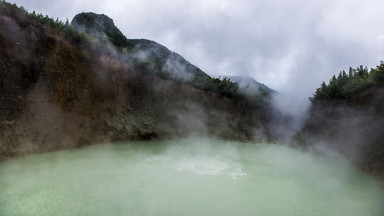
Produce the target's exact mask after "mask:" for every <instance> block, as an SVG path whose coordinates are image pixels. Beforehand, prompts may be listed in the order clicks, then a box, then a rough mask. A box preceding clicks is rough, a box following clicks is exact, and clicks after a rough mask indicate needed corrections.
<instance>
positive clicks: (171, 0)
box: [8, 0, 384, 98]
mask: <svg viewBox="0 0 384 216" xmlns="http://www.w3.org/2000/svg"><path fill="white" fill-rule="evenodd" d="M8 1H10V2H14V3H17V4H18V5H19V6H20V5H22V6H24V7H25V8H26V9H28V10H29V11H33V10H35V11H36V12H39V13H43V14H47V15H49V16H50V17H54V18H56V17H59V18H60V19H63V20H65V19H66V18H68V19H69V21H71V19H72V18H73V17H74V15H75V14H77V13H79V12H88V11H92V12H96V13H104V14H106V15H108V16H109V17H111V18H112V19H113V20H114V22H115V24H116V26H117V27H118V28H119V29H120V30H121V31H122V32H123V33H124V34H125V35H126V36H127V38H146V39H150V40H154V41H157V42H159V43H161V44H163V45H165V46H167V47H168V48H169V49H170V50H172V51H174V52H177V53H179V54H181V55H182V56H184V57H185V58H186V59H187V60H188V61H190V62H191V63H192V64H195V65H196V66H198V67H199V68H201V69H202V70H203V71H205V72H206V73H208V74H209V75H211V76H215V77H218V76H220V75H247V76H251V77H252V78H254V79H256V80H257V81H259V82H262V83H264V84H266V85H267V86H269V87H271V88H273V89H275V90H278V91H282V92H285V93H287V94H291V95H296V96H298V97H301V98H306V97H309V96H311V95H312V94H313V92H314V91H315V89H316V88H317V87H319V85H320V84H321V82H322V81H327V80H329V79H330V78H331V76H332V75H333V74H337V73H338V72H339V71H340V70H343V69H345V70H348V68H349V66H352V67H357V66H359V65H365V66H368V67H369V68H371V67H375V66H376V65H377V64H379V63H380V61H381V60H384V49H383V47H384V19H383V15H382V14H383V11H384V1H382V0H329V1H328V0H321V1H317V0H194V1H191V0H110V1H108V0H93V1H90V0H8Z"/></svg>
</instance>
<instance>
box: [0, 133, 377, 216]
mask: <svg viewBox="0 0 384 216" xmlns="http://www.w3.org/2000/svg"><path fill="white" fill-rule="evenodd" d="M0 215H6V216H8V215H10V216H13V215H20V216H24V215H25V216H35V215H36V216H45V215H46V216H48V215H49V216H52V215H68V216H74V215H79V216H80V215H90V216H98V215H105V216H110V215H111V216H120V215H124V216H125V215H127V216H136V215H143V216H144V215H148V216H149V215H153V216H157V215H160V216H173V215H175V216H183V215H190V216H199V215H207V216H215V215H217V216H225V215H233V216H239V215H242V216H245V215H250V216H251V215H252V216H301V215H302V216H383V215H384V199H383V189H382V188H381V187H380V185H379V183H378V182H376V181H375V180H374V179H372V178H371V177H369V176H367V175H365V174H363V173H362V172H360V171H358V170H356V169H355V168H353V167H352V166H351V165H349V164H348V163H347V162H346V161H344V160H342V159H337V158H330V157H324V156H319V155H313V154H310V153H305V152H301V151H298V150H294V149H291V148H289V147H287V146H284V145H277V144H250V143H238V142H227V141H218V140H209V139H201V140H196V139H186V140H173V141H162V142H158V141H156V142H129V143H120V144H102V145H96V146H91V147H87V148H83V149H76V150H69V151H59V152H54V153H47V154H40V155H34V156H30V157H26V158H22V159H14V160H9V161H6V162H4V163H1V164H0Z"/></svg>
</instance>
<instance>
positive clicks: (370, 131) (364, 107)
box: [294, 63, 384, 179]
mask: <svg viewBox="0 0 384 216" xmlns="http://www.w3.org/2000/svg"><path fill="white" fill-rule="evenodd" d="M349 74H350V75H346V73H345V72H341V73H340V75H339V76H338V78H336V77H335V76H334V77H333V78H332V79H331V80H330V83H329V84H325V83H323V84H322V86H321V87H320V88H319V89H317V91H316V93H315V95H314V97H313V98H311V100H312V102H313V103H312V108H311V115H310V118H309V120H308V122H307V123H306V125H305V126H304V128H303V129H302V130H301V131H300V132H299V133H298V134H296V136H295V138H294V142H297V143H299V145H300V146H301V147H304V148H307V149H313V150H315V151H317V152H322V153H332V154H339V155H342V156H344V157H346V158H347V159H348V160H351V161H352V162H353V163H355V164H356V165H357V166H358V167H360V168H361V169H362V170H365V171H367V172H369V173H371V174H373V175H376V176H379V177H380V178H382V179H384V130H383V128H384V82H383V81H384V80H383V79H382V77H384V76H383V75H384V64H383V63H381V64H380V65H379V66H377V68H375V69H372V70H371V71H368V70H367V69H366V68H363V67H359V68H357V69H350V73H349Z"/></svg>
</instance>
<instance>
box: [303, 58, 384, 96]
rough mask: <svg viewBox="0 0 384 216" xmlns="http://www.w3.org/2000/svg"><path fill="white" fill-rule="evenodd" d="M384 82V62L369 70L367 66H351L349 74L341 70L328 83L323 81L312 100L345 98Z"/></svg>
mask: <svg viewBox="0 0 384 216" xmlns="http://www.w3.org/2000/svg"><path fill="white" fill-rule="evenodd" d="M383 82H384V62H383V61H382V62H381V63H380V65H379V66H377V67H376V68H372V69H371V70H370V71H368V68H367V67H363V66H360V67H357V68H356V69H353V68H349V71H348V74H347V73H346V72H345V71H341V72H340V73H339V75H338V76H337V77H336V76H335V75H334V76H333V77H332V78H331V79H330V80H329V83H328V84H326V83H325V82H323V83H322V84H321V86H320V88H318V89H316V92H315V94H314V95H313V97H311V98H309V99H310V100H311V101H312V102H315V101H329V100H333V99H343V98H348V97H350V96H352V95H353V94H354V93H355V92H357V91H360V90H364V89H367V88H370V87H374V86H377V85H379V84H382V83H383Z"/></svg>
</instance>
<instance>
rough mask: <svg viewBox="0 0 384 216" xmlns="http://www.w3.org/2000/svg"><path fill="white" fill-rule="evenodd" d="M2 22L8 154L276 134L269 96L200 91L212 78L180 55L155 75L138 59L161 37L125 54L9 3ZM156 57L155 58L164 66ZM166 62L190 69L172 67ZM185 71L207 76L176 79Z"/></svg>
mask: <svg viewBox="0 0 384 216" xmlns="http://www.w3.org/2000/svg"><path fill="white" fill-rule="evenodd" d="M0 25H1V26H2V28H0V77H1V79H0V100H1V103H0V136H1V137H0V160H2V159H6V158H9V157H15V156H20V155H26V154H31V153H37V152H46V151H53V150H57V149H63V148H74V147H79V146H83V145H89V144H92V143H98V142H105V141H119V140H137V139H141V140H142V139H154V138H172V137H181V136H190V135H206V136H216V137H222V138H229V139H238V140H261V139H269V138H271V137H272V136H271V131H270V130H269V129H268V127H267V126H266V125H268V123H269V122H270V116H269V115H268V110H269V109H270V107H269V105H268V104H267V103H260V102H252V101H249V100H247V99H246V98H244V97H241V96H234V95H226V94H221V93H220V92H217V91H209V90H206V89H204V88H198V86H199V85H198V84H196V83H199V82H202V80H204V79H207V78H210V77H209V76H208V75H206V74H205V73H203V72H201V71H200V70H199V69H198V68H196V67H195V66H193V65H191V64H189V63H188V62H186V61H185V60H184V59H183V58H182V57H178V56H179V55H177V54H174V53H173V54H172V53H171V54H169V55H167V56H166V58H164V59H165V64H164V65H163V63H161V62H160V63H161V64H162V65H163V66H164V67H163V68H161V70H159V71H160V72H161V71H165V72H167V73H168V74H167V75H166V76H162V75H161V74H160V75H159V74H157V72H156V73H147V72H148V71H149V72H151V67H146V66H145V65H144V63H143V61H141V60H142V59H137V58H136V59H132V58H133V57H132V56H137V55H136V54H137V52H140V47H143V46H144V45H145V44H148V43H149V44H152V45H153V43H152V42H148V41H141V42H137V43H136V45H135V46H134V47H132V49H125V50H117V51H113V49H111V47H109V48H103V45H100V44H99V43H96V42H95V41H93V40H90V41H86V42H80V43H73V41H71V40H69V39H68V38H67V37H64V36H63V33H61V32H59V31H57V30H55V29H52V28H51V27H49V26H48V25H44V24H41V23H39V22H37V21H35V20H33V19H31V18H29V17H28V16H26V15H25V14H22V13H18V12H17V11H14V10H11V9H9V8H7V7H3V6H2V5H0ZM155 45H156V44H155ZM156 46H158V45H156ZM147 47H148V46H147ZM128 48H129V47H128ZM145 49H146V48H145V46H144V48H143V50H145ZM151 51H153V49H151ZM130 54H134V55H130ZM151 55H152V57H151ZM153 55H155V57H156V55H158V53H156V51H153V53H152V54H150V55H148V56H147V57H146V58H147V60H150V62H149V63H148V64H152V63H153V62H155V66H156V64H158V62H157V61H156V58H155V57H153ZM175 56H176V57H177V58H176V57H175ZM168 57H169V58H168ZM175 59H176V60H175ZM139 60H140V61H139ZM167 62H168V63H175V62H176V63H177V64H176V65H181V66H182V67H181V69H180V68H179V69H178V68H177V67H172V70H168V71H167V67H166V66H167ZM160 63H159V64H160ZM143 68H144V69H143ZM184 68H186V69H187V72H188V73H192V74H193V75H194V77H198V78H196V79H193V81H192V82H189V81H188V82H187V81H185V80H182V81H180V80H178V79H177V78H172V76H169V74H177V72H178V70H182V69H184ZM191 71H193V72H191ZM184 72H185V71H184ZM195 75H196V76H195Z"/></svg>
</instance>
